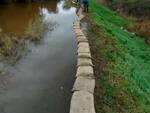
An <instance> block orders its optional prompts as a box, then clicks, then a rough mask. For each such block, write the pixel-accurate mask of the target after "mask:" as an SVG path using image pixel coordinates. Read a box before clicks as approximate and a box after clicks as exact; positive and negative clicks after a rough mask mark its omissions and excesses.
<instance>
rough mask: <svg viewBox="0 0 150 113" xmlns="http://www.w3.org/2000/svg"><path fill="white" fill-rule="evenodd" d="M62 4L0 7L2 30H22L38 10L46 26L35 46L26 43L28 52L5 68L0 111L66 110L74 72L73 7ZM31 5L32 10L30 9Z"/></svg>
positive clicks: (57, 112)
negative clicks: (15, 62)
mask: <svg viewBox="0 0 150 113" xmlns="http://www.w3.org/2000/svg"><path fill="white" fill-rule="evenodd" d="M63 3H64V2H58V3H57V2H54V3H53V2H52V4H47V5H39V4H38V5H37V4H30V5H29V6H26V5H25V4H22V5H23V6H24V7H20V6H19V5H17V4H14V5H11V6H5V7H4V6H3V8H2V6H1V7H0V16H1V17H2V18H1V17H0V26H1V27H2V29H3V30H5V31H4V32H15V33H17V32H19V33H20V32H23V29H24V28H25V27H26V23H27V21H29V19H32V18H34V16H33V14H39V13H42V15H44V18H43V22H45V23H46V25H48V26H49V28H50V29H49V30H47V31H46V33H45V34H44V37H43V39H42V40H41V42H40V43H39V44H38V45H35V44H29V45H28V48H30V50H31V52H29V53H28V54H27V55H26V56H24V57H23V58H22V59H21V60H20V61H19V62H18V63H17V64H16V65H15V66H12V67H10V68H9V75H6V77H0V79H1V80H0V81H3V83H1V84H0V113H69V106H70V99H71V88H72V86H73V82H74V76H75V72H76V42H75V36H74V33H73V28H72V24H73V21H74V19H75V16H76V14H75V10H76V9H75V8H70V9H64V8H63ZM26 8H27V9H28V8H29V9H28V10H26ZM32 8H33V9H35V12H31V11H32ZM6 12H7V13H9V12H10V15H8V14H6ZM15 12H16V13H15ZM12 15H15V16H16V17H13V16H12ZM17 17H18V18H17ZM8 18H9V21H8ZM9 25H10V27H9ZM2 79H3V80H2Z"/></svg>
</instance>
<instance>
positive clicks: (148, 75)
mask: <svg viewBox="0 0 150 113" xmlns="http://www.w3.org/2000/svg"><path fill="white" fill-rule="evenodd" d="M90 17H91V18H92V20H91V21H90V20H89V21H90V22H91V24H89V32H88V37H89V41H90V45H91V50H92V54H93V61H94V64H95V74H96V90H95V105H96V111H97V113H150V84H149V82H150V48H149V47H148V45H146V43H145V41H144V39H142V38H141V37H138V36H136V35H135V34H134V33H131V32H128V31H127V30H126V29H123V26H125V25H126V26H127V25H129V24H130V25H131V24H132V23H131V22H130V21H128V20H126V19H124V18H122V17H120V16H118V15H117V13H115V12H113V11H111V10H109V9H108V8H106V7H104V6H102V5H101V4H97V3H96V2H95V0H90ZM90 22H89V23H90ZM93 23H94V24H93Z"/></svg>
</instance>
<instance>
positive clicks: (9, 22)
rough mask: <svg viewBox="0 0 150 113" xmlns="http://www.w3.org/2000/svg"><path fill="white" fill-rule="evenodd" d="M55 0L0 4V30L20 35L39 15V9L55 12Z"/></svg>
mask: <svg viewBox="0 0 150 113" xmlns="http://www.w3.org/2000/svg"><path fill="white" fill-rule="evenodd" d="M56 6H57V0H49V1H47V2H41V3H30V4H23V3H22V4H9V5H0V31H3V32H4V33H13V34H16V35H21V34H23V33H24V31H25V30H26V28H27V27H28V24H29V22H32V21H34V20H35V19H36V18H38V16H39V15H40V11H41V9H47V10H48V11H50V12H56V10H57V9H56Z"/></svg>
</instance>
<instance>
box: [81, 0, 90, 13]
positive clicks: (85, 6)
mask: <svg viewBox="0 0 150 113" xmlns="http://www.w3.org/2000/svg"><path fill="white" fill-rule="evenodd" d="M82 3H83V8H84V10H83V11H85V12H88V10H89V9H88V8H89V0H83V1H82Z"/></svg>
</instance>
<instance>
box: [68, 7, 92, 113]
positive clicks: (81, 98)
mask: <svg viewBox="0 0 150 113" xmlns="http://www.w3.org/2000/svg"><path fill="white" fill-rule="evenodd" d="M83 17H84V16H83V15H82V10H81V9H80V10H79V12H78V18H77V19H76V21H75V22H74V31H75V34H76V40H77V43H78V50H77V72H76V80H75V83H74V86H73V89H72V91H73V95H72V99H71V105H70V113H95V107H94V88H95V77H94V71H93V64H92V59H91V52H90V46H89V43H88V39H87V37H86V36H85V35H84V33H83V32H82V31H81V29H80V20H81V19H82V18H83Z"/></svg>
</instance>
